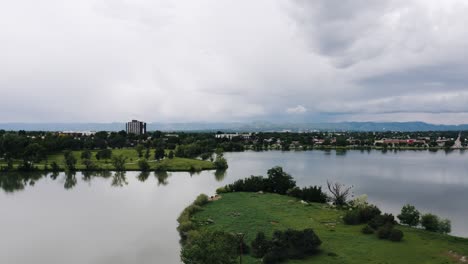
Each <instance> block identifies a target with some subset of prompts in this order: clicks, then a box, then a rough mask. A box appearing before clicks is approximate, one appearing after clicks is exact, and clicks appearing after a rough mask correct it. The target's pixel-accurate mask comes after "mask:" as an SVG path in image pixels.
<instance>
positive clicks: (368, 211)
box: [358, 205, 382, 223]
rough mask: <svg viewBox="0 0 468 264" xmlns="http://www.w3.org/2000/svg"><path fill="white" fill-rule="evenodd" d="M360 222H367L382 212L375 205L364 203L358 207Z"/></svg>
mask: <svg viewBox="0 0 468 264" xmlns="http://www.w3.org/2000/svg"><path fill="white" fill-rule="evenodd" d="M358 211H359V217H360V221H361V223H367V222H369V221H370V220H372V219H373V218H374V217H376V216H379V215H380V214H381V213H382V212H381V211H380V209H379V208H378V207H377V206H375V205H365V206H360V207H359V208H358Z"/></svg>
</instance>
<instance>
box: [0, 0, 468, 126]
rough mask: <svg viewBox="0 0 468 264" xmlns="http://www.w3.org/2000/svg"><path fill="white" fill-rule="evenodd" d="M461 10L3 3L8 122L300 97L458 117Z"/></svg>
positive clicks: (396, 5)
mask: <svg viewBox="0 0 468 264" xmlns="http://www.w3.org/2000/svg"><path fill="white" fill-rule="evenodd" d="M467 11H468V3H466V1H463V0H458V1H457V0H446V1H438V0H411V1H400V0H385V1H364V0H362V1H361V0H357V1H356V0H346V1H337V0H317V1H305V0H301V1H298V0H291V1H280V0H260V1H253V2H252V1H243V0H241V1H231V0H222V1H219V0H216V1H215V0H202V1H196V2H194V1H172V0H161V1H149V0H137V1H128V0H118V1H114V0H82V1H55V0H44V1H40V3H39V2H38V1H32V0H17V1H9V2H8V3H5V4H4V7H3V8H2V9H0V43H1V44H0V58H1V60H0V97H1V100H2V104H0V122H12V121H26V122H28V121H29V122H31V121H34V122H54V121H62V122H76V121H80V122H88V121H94V122H110V121H123V120H127V119H130V118H139V119H144V120H147V121H237V120H252V119H256V120H258V119H270V120H274V119H277V118H287V116H286V117H285V115H287V113H286V112H285V109H288V108H294V106H302V107H303V108H304V109H307V111H306V112H304V113H303V115H301V118H302V119H301V120H303V119H307V118H309V120H307V121H311V122H313V121H314V120H320V121H323V120H331V121H335V120H348V121H349V120H373V119H375V120H379V121H381V120H382V119H385V120H387V121H390V120H394V121H398V120H422V121H428V122H442V123H444V122H445V123H446V122H450V123H463V122H466V121H465V120H466V117H467V114H466V113H468V108H467V107H465V105H468V104H466V103H467V102H468V87H467V81H468V80H467V77H466V74H465V73H466V72H468V66H467V64H466V62H465V61H464V58H466V57H468V54H467V53H468V52H467V51H466V46H467V45H468V31H467V30H466V29H465V27H466V26H465V25H466V24H468V17H467V16H466V15H465V14H466V13H467ZM296 108H297V107H296ZM444 115H445V117H447V116H449V115H450V117H449V118H445V119H444V118H441V116H444Z"/></svg>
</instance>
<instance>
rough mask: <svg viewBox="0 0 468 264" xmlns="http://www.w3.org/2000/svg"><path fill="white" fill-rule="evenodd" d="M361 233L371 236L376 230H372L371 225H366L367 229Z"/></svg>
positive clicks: (363, 229)
mask: <svg viewBox="0 0 468 264" xmlns="http://www.w3.org/2000/svg"><path fill="white" fill-rule="evenodd" d="M361 232H362V233H363V234H366V235H370V234H374V229H372V227H370V226H369V225H366V226H365V227H363V228H362V229H361Z"/></svg>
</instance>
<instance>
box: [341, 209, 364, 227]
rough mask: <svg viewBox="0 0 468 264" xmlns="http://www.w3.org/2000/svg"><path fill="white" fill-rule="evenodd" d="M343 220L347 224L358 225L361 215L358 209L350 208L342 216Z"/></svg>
mask: <svg viewBox="0 0 468 264" xmlns="http://www.w3.org/2000/svg"><path fill="white" fill-rule="evenodd" d="M343 221H344V223H345V224H347V225H359V224H360V223H361V217H360V214H359V211H358V210H352V211H348V212H346V214H345V215H344V216H343Z"/></svg>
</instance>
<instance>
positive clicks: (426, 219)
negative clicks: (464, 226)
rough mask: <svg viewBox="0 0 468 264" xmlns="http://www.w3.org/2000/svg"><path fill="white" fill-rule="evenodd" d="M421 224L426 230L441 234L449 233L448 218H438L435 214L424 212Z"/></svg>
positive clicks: (450, 227)
mask: <svg viewBox="0 0 468 264" xmlns="http://www.w3.org/2000/svg"><path fill="white" fill-rule="evenodd" d="M421 225H422V226H423V227H424V228H425V229H426V230H427V231H431V232H439V233H442V234H447V233H450V232H451V229H452V226H451V223H450V220H448V219H440V218H439V217H438V216H437V215H433V214H424V215H423V216H422V217H421Z"/></svg>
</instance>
